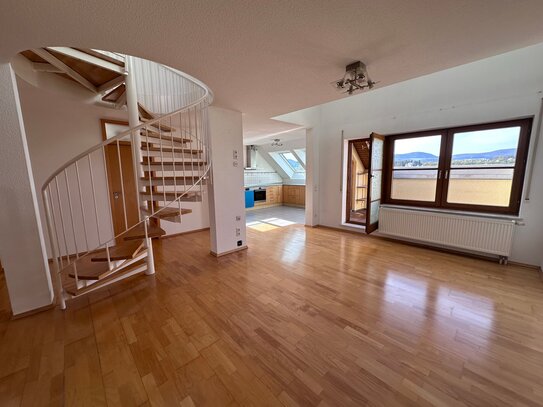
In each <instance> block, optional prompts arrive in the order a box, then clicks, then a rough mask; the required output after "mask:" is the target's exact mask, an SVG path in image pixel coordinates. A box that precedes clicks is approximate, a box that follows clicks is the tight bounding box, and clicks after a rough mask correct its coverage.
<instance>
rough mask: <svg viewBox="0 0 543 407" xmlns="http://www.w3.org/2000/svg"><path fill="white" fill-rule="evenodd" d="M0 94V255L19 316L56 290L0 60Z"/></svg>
mask: <svg viewBox="0 0 543 407" xmlns="http://www.w3.org/2000/svg"><path fill="white" fill-rule="evenodd" d="M0 95H2V97H1V98H0V117H1V118H2V119H1V120H0V137H1V140H0V142H1V143H2V147H1V148H0V174H2V175H1V176H0V207H1V208H2V210H0V259H1V260H2V265H3V267H4V269H5V276H6V282H7V288H8V292H9V298H10V301H11V309H12V312H13V314H14V315H17V314H21V313H24V312H28V311H31V310H34V309H37V308H41V307H44V306H47V305H50V304H51V303H52V302H53V295H54V294H53V287H52V284H51V276H50V274H49V267H48V263H47V254H46V253H47V252H46V249H45V242H44V238H43V231H42V226H41V225H42V224H41V221H40V214H39V210H38V201H37V194H36V190H35V187H34V177H33V175H32V167H31V165H30V157H29V153H28V146H27V143H26V134H25V131H24V125H23V118H22V114H21V106H20V103H19V94H18V91H17V83H16V81H15V74H14V73H13V70H12V69H11V67H10V65H9V64H0ZM40 196H41V194H40Z"/></svg>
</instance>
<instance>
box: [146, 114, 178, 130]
mask: <svg viewBox="0 0 543 407" xmlns="http://www.w3.org/2000/svg"><path fill="white" fill-rule="evenodd" d="M152 120H155V119H146V118H145V117H140V121H141V122H143V123H147V122H150V121H152ZM151 126H153V127H154V128H157V129H160V130H162V131H167V132H173V131H175V129H174V128H173V127H170V126H168V125H166V124H162V123H152V124H151Z"/></svg>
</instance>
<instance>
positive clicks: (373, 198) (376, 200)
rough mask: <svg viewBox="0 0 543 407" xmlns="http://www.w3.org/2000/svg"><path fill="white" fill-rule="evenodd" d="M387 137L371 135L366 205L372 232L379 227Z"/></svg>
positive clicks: (368, 224) (368, 226)
mask: <svg viewBox="0 0 543 407" xmlns="http://www.w3.org/2000/svg"><path fill="white" fill-rule="evenodd" d="M384 145H385V137H384V136H381V135H380V134H377V133H371V135H370V146H369V147H370V148H369V150H370V151H369V153H370V163H369V182H368V192H367V198H366V199H367V207H366V233H368V234H369V233H371V232H373V231H375V230H377V228H378V227H379V207H380V206H381V191H382V184H383V156H384Z"/></svg>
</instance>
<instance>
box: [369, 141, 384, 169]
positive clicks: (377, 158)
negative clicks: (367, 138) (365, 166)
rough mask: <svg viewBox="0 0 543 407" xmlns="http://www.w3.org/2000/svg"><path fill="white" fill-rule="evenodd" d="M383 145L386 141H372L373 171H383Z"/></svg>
mask: <svg viewBox="0 0 543 407" xmlns="http://www.w3.org/2000/svg"><path fill="white" fill-rule="evenodd" d="M383 145H384V140H381V139H379V138H374V139H372V145H371V169H372V171H373V170H374V169H375V170H382V169H383V152H384V149H383Z"/></svg>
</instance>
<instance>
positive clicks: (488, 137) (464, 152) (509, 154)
mask: <svg viewBox="0 0 543 407" xmlns="http://www.w3.org/2000/svg"><path fill="white" fill-rule="evenodd" d="M519 137H520V127H507V128H502V129H491V130H480V131H470V132H466V133H455V134H454V139H453V151H452V161H451V167H453V168H461V167H467V166H469V167H514V166H515V158H516V156H517V147H518V142H519Z"/></svg>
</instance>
